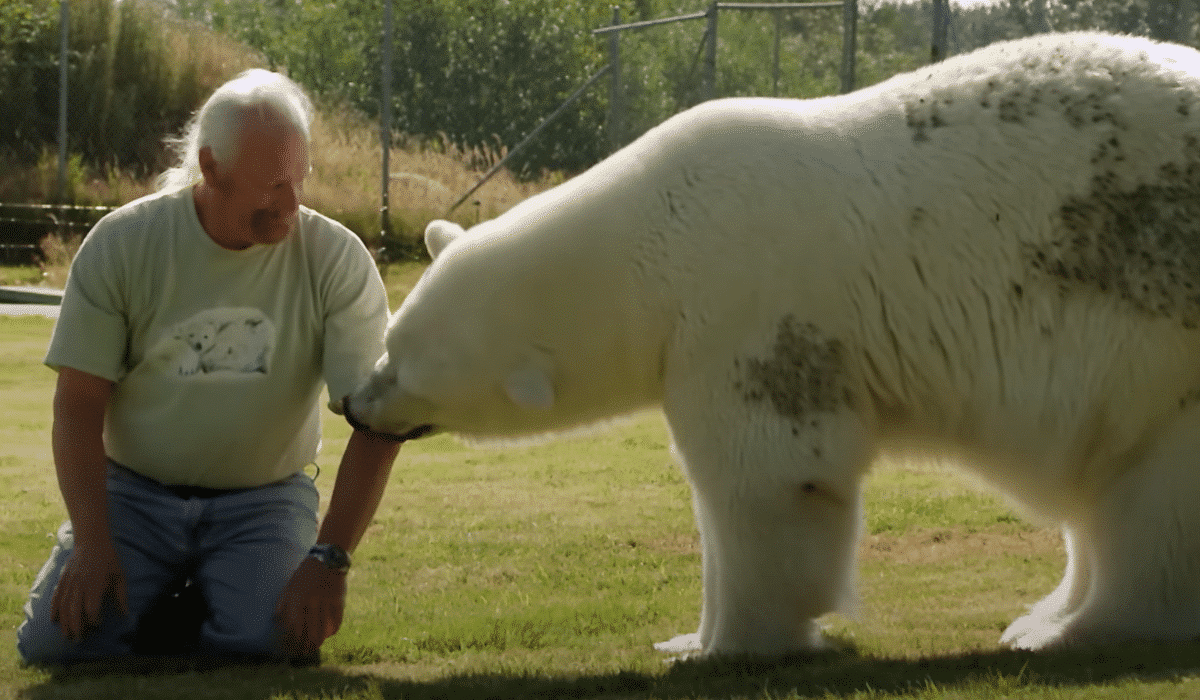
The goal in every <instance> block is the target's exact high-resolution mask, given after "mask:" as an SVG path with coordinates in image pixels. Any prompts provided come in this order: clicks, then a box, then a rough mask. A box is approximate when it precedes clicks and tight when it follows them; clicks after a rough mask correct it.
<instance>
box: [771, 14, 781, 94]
mask: <svg viewBox="0 0 1200 700" xmlns="http://www.w3.org/2000/svg"><path fill="white" fill-rule="evenodd" d="M771 14H773V15H775V55H774V56H773V57H772V59H773V60H772V62H771V94H772V95H773V96H774V97H779V42H780V38H781V35H782V33H783V27H782V24H783V21H782V18H783V16H782V13H781V12H780V11H779V10H775V11H774V12H772V13H771Z"/></svg>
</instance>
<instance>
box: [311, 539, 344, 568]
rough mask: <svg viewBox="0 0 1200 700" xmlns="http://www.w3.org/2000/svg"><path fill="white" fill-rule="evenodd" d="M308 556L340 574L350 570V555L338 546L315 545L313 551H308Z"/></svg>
mask: <svg viewBox="0 0 1200 700" xmlns="http://www.w3.org/2000/svg"><path fill="white" fill-rule="evenodd" d="M308 556H310V557H312V558H313V559H316V560H317V561H319V562H321V563H322V564H324V565H325V566H327V567H329V568H330V569H333V570H334V571H336V572H338V573H339V574H344V573H346V572H347V571H349V570H350V555H349V554H346V550H344V549H342V548H341V547H339V546H338V545H336V544H315V545H313V548H312V549H310V550H308Z"/></svg>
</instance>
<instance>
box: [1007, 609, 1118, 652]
mask: <svg viewBox="0 0 1200 700" xmlns="http://www.w3.org/2000/svg"><path fill="white" fill-rule="evenodd" d="M1109 637H1110V635H1109V634H1106V633H1105V632H1104V631H1103V630H1093V629H1088V628H1085V627H1083V626H1082V625H1081V624H1080V623H1079V620H1078V618H1077V616H1068V617H1066V618H1063V617H1048V616H1038V615H1026V616H1024V617H1019V618H1017V619H1016V620H1014V621H1013V623H1012V624H1011V625H1009V626H1008V629H1006V630H1004V634H1002V635H1001V636H1000V643H1001V644H1003V645H1005V646H1007V647H1010V648H1012V649H1019V650H1023V651H1050V650H1055V649H1066V648H1069V647H1080V646H1090V645H1093V644H1100V643H1103V642H1105V641H1111V640H1110V639H1109Z"/></svg>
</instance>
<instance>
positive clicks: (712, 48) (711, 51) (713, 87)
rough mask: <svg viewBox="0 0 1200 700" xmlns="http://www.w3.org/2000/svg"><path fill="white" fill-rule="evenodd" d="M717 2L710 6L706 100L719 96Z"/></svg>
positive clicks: (706, 63)
mask: <svg viewBox="0 0 1200 700" xmlns="http://www.w3.org/2000/svg"><path fill="white" fill-rule="evenodd" d="M718 12H719V10H718V9H717V0H713V3H712V4H711V5H709V6H708V44H707V45H706V46H705V51H704V99H706V100H711V99H712V98H713V97H715V96H716V94H717V13H718Z"/></svg>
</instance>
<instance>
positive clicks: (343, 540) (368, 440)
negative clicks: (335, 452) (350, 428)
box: [276, 431, 400, 658]
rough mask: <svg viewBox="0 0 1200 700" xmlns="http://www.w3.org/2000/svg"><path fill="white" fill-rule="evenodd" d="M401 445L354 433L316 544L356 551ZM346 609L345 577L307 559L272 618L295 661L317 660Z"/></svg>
mask: <svg viewBox="0 0 1200 700" xmlns="http://www.w3.org/2000/svg"><path fill="white" fill-rule="evenodd" d="M399 451H400V443H398V442H392V441H388V440H383V439H379V438H375V437H372V436H370V435H366V434H365V433H361V432H359V431H354V433H353V434H351V436H350V441H349V442H348V443H347V444H346V451H345V452H344V453H343V454H342V461H341V464H340V465H339V466H338V474H337V479H336V480H335V481H334V485H333V495H332V496H331V497H330V500H329V510H328V511H327V512H326V514H325V519H324V520H323V521H322V522H321V529H320V532H319V534H318V535H317V542H320V543H327V544H336V545H338V546H340V547H341V548H342V549H345V550H346V551H347V552H352V551H354V548H355V547H357V546H358V543H359V541H360V540H361V539H362V536H363V533H365V532H366V531H367V527H368V526H369V525H370V524H371V519H372V518H373V517H374V516H375V511H376V509H378V508H379V501H380V499H381V498H383V491H384V488H385V487H386V486H387V480H388V476H389V475H390V474H391V471H392V463H393V462H394V461H395V459H396V455H397V454H398V453H399ZM345 604H346V575H345V574H343V573H338V572H336V571H334V570H332V569H330V568H328V567H326V566H325V565H324V564H322V563H320V562H318V561H317V560H315V559H312V558H306V559H305V560H304V561H303V562H301V564H300V568H298V569H297V570H296V573H295V574H294V575H293V576H292V579H291V581H289V582H288V585H287V588H285V589H284V591H283V594H282V595H281V596H280V598H279V605H278V607H277V608H276V616H277V617H278V619H279V621H280V623H281V625H282V626H283V629H284V633H285V635H286V638H287V641H286V643H287V645H288V647H289V648H288V652H289V653H290V654H291V655H292V656H293V657H297V658H304V657H311V656H315V655H316V653H317V651H318V650H319V649H320V648H321V644H322V643H323V642H324V641H325V639H326V638H328V637H331V636H332V635H333V634H334V633H336V632H337V631H338V628H339V627H341V624H342V614H343V612H344V611H345Z"/></svg>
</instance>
